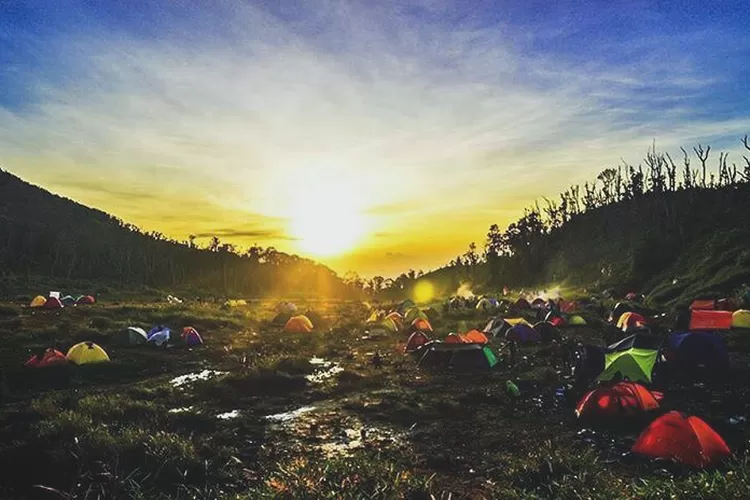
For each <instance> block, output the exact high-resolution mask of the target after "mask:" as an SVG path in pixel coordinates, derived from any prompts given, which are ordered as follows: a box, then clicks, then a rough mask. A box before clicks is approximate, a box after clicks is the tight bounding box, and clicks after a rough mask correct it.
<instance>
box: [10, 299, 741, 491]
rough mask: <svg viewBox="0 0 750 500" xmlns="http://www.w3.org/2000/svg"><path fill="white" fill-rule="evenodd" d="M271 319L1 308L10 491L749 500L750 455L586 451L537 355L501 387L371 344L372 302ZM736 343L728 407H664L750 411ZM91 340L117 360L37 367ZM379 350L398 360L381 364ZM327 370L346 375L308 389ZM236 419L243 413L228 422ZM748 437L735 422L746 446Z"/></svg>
mask: <svg viewBox="0 0 750 500" xmlns="http://www.w3.org/2000/svg"><path fill="white" fill-rule="evenodd" d="M564 293H565V295H566V297H571V298H574V297H576V296H584V294H583V293H582V292H577V291H576V290H573V289H565V292H564ZM579 294H580V295H579ZM273 306H274V304H273V303H270V302H253V303H252V304H251V305H249V306H247V307H241V308H235V309H226V308H222V307H221V306H219V305H213V304H205V305H201V304H191V305H188V306H179V307H176V306H168V305H164V304H161V303H150V302H146V301H143V302H141V301H129V302H123V301H118V302H117V303H114V302H112V303H108V302H107V301H102V303H99V304H97V305H94V306H92V307H87V308H84V307H81V308H71V309H65V310H63V311H59V312H50V311H33V310H30V309H27V308H25V307H21V306H19V305H17V304H0V335H2V337H3V339H4V349H3V350H1V351H0V368H2V378H0V394H1V395H2V398H3V405H2V407H1V408H0V442H1V443H3V444H2V445H1V446H0V467H2V470H4V471H5V474H4V475H3V477H2V479H0V496H2V497H11V498H13V497H27V496H31V495H32V493H33V492H34V491H36V490H39V488H36V489H34V488H33V487H34V485H39V486H44V487H45V488H52V489H55V490H57V491H58V492H59V493H58V496H60V495H62V496H63V497H65V498H90V499H93V498H143V499H146V498H148V499H152V498H155V499H161V498H185V499H187V498H199V499H209V498H210V499H215V498H235V499H250V498H410V499H411V498H414V499H417V498H420V499H421V498H435V499H448V498H450V499H456V498H623V497H626V498H665V497H666V498H669V497H674V498H741V497H742V493H743V492H746V491H747V488H748V484H747V483H748V473H749V472H750V469H748V463H747V459H746V458H745V457H744V454H742V453H739V454H738V456H737V458H736V459H735V460H734V461H732V462H730V463H729V464H727V465H726V466H725V467H724V468H722V469H721V471H720V472H715V471H707V472H689V471H688V472H684V471H683V472H680V473H676V474H674V475H673V476H670V477H665V476H664V475H663V474H662V473H660V472H659V468H660V467H659V466H654V465H651V464H650V463H649V462H648V461H640V462H633V460H629V459H623V458H620V457H619V456H614V457H613V455H612V454H611V452H610V451H609V449H608V448H607V446H603V445H600V444H597V445H589V444H586V443H584V442H582V441H581V439H579V437H578V436H577V433H578V431H579V430H580V429H581V424H580V423H579V422H577V421H576V420H575V417H574V416H573V413H572V409H571V408H568V407H555V406H551V405H550V404H549V403H548V402H549V401H550V398H551V396H552V394H553V393H554V389H555V387H557V386H558V385H559V383H560V379H559V375H558V374H557V372H556V370H555V368H554V364H555V363H554V359H553V358H552V357H551V356H552V355H551V354H550V350H549V348H547V347H545V346H535V347H523V348H522V351H521V355H522V356H525V357H526V358H527V359H526V360H525V361H522V362H521V363H520V364H519V365H518V366H517V367H516V368H515V369H510V368H509V367H507V366H506V365H505V364H503V363H501V364H500V365H498V367H497V368H496V369H495V370H494V371H492V372H490V373H479V374H451V373H448V374H445V373H435V372H425V371H421V370H419V369H418V368H417V367H416V366H415V362H414V360H413V359H412V358H411V357H408V356H404V355H403V354H402V353H401V352H400V350H399V346H400V345H403V343H404V342H405V340H406V337H405V336H404V335H402V334H393V335H386V336H382V337H380V338H376V339H367V338H365V339H363V335H364V330H365V326H364V324H363V320H364V319H365V317H366V311H365V309H364V308H362V306H361V305H360V304H355V303H345V302H318V301H316V302H310V303H308V304H304V303H303V304H300V307H301V308H302V309H303V310H304V309H307V308H308V307H310V308H314V309H315V310H316V311H318V312H319V313H320V314H321V315H322V316H323V317H324V318H325V320H326V323H327V324H326V327H325V328H323V329H322V330H320V331H316V332H313V333H311V334H297V335H292V334H285V333H283V332H282V331H281V329H280V328H279V327H274V326H272V325H271V324H270V320H271V318H273V316H274V315H275V312H274V310H273ZM433 306H434V307H435V309H437V310H441V307H440V304H439V303H435V304H433ZM586 315H587V317H589V318H590V319H592V320H594V321H592V323H593V325H594V326H592V327H589V328H580V329H568V331H567V333H568V334H569V335H573V336H575V337H578V338H580V339H582V340H587V341H592V342H599V343H600V342H602V339H601V335H600V334H601V331H602V330H601V327H599V326H596V325H598V323H597V321H596V314H595V312H594V311H593V310H592V311H589V312H587V313H586ZM488 316H489V315H488V314H485V313H480V312H476V311H468V312H464V313H462V314H440V315H439V317H438V318H436V319H435V320H434V321H433V326H434V327H435V328H436V329H437V331H438V334H437V335H445V334H447V333H448V332H449V331H456V330H457V329H458V328H459V324H462V325H464V326H466V327H481V326H482V325H483V324H484V323H485V322H486V320H487V318H488ZM130 324H134V325H140V326H144V327H150V326H151V325H153V324H167V325H169V326H171V327H172V328H173V330H174V331H179V330H180V328H181V327H182V326H187V325H193V326H195V327H196V328H197V329H198V330H199V331H200V332H201V333H202V334H203V336H204V340H205V341H206V345H205V346H203V347H201V348H197V349H187V348H185V347H184V346H181V345H179V343H177V344H176V345H175V346H174V347H172V348H170V349H157V348H153V347H151V346H137V347H120V346H117V345H116V344H114V342H113V339H112V335H113V334H114V333H115V332H117V330H118V329H120V328H122V327H123V326H126V325H130ZM729 336H730V338H729V345H730V348H731V349H732V351H733V356H735V357H736V358H737V360H738V362H737V363H736V365H735V366H736V371H735V373H734V374H733V379H732V380H730V381H729V382H728V385H726V386H721V387H718V388H716V389H715V390H716V394H715V397H714V399H717V398H718V399H717V401H718V402H713V403H711V404H707V403H705V402H703V401H702V400H700V399H696V397H697V396H695V395H692V393H691V391H690V390H686V389H684V388H683V389H679V388H677V389H679V390H677V389H675V391H673V392H672V393H670V392H669V391H668V392H667V393H668V395H670V394H672V398H673V399H671V400H670V401H669V404H670V405H672V407H677V408H691V409H692V408H697V409H698V411H703V412H704V414H701V415H702V416H705V417H707V418H709V419H710V420H711V422H723V421H725V420H726V418H728V416H731V415H730V413H731V414H739V413H741V412H743V411H747V409H746V407H743V406H742V405H743V404H744V405H746V403H744V402H746V401H748V400H749V398H748V397H747V396H748V391H747V388H746V387H745V385H744V384H740V385H736V384H733V382H734V381H742V380H745V378H743V377H745V375H746V373H747V372H746V371H744V368H743V366H745V365H746V362H747V354H746V353H747V352H750V349H749V348H750V345H749V344H750V342H749V341H748V337H747V336H746V335H745V336H743V335H741V334H739V333H737V334H734V333H733V334H730V335H729ZM84 339H85V340H91V339H94V340H96V341H97V342H98V343H100V344H101V345H102V346H103V347H104V348H105V349H107V350H108V352H109V354H110V356H111V358H112V362H111V363H109V364H106V365H100V366H82V367H75V366H68V367H63V368H60V369H51V370H26V369H23V368H22V367H21V366H20V364H21V363H22V362H23V361H25V360H26V359H27V358H28V356H29V353H30V352H31V351H32V350H33V349H38V348H44V347H47V346H55V347H57V348H59V349H60V350H63V351H65V350H66V349H67V348H68V347H70V345H72V344H73V343H75V342H77V341H80V340H84ZM496 347H499V346H496ZM375 353H378V354H379V356H380V359H381V362H382V363H381V365H378V366H376V365H375V364H373V363H372V359H373V355H374V354H375ZM313 356H318V357H323V358H325V359H326V360H327V361H331V362H334V363H337V364H338V366H340V367H341V369H342V370H343V371H341V372H340V373H337V374H335V375H334V376H332V377H330V378H328V379H326V380H324V381H322V382H320V383H315V382H311V381H309V380H308V379H307V378H306V377H307V376H309V375H311V374H313V373H315V371H316V367H315V366H314V365H312V364H311V363H310V358H311V357H313ZM743 363H744V364H743ZM205 369H210V370H218V371H221V372H224V375H222V376H218V377H215V378H210V379H208V380H205V381H198V382H195V383H193V384H192V385H188V386H183V387H173V386H172V385H171V384H170V383H169V381H170V380H171V379H172V378H174V377H176V376H178V375H183V374H186V373H195V372H200V371H202V370H205ZM507 380H514V381H516V382H517V383H518V385H519V387H521V390H522V396H521V398H518V399H515V398H511V397H510V396H508V395H507V394H506V392H505V382H506V381H507ZM737 383H739V382H737ZM540 401H542V403H540ZM544 401H547V403H544ZM738 401H739V403H738ZM732 402H734V403H732ZM540 405H541V406H540ZM732 405H733V406H732ZM738 405H739V406H738ZM301 407H314V408H315V410H313V411H311V412H310V413H308V414H305V416H303V417H299V419H298V420H297V421H295V422H296V423H293V424H284V425H281V424H278V423H273V422H271V421H269V420H267V419H266V418H265V417H266V416H268V415H275V414H279V413H283V412H289V411H292V410H296V409H298V408H301ZM235 410H238V413H237V414H236V417H235V418H227V419H220V418H217V416H218V415H221V414H229V412H232V411H235ZM699 414H700V413H699ZM360 428H365V429H366V431H365V437H364V438H362V439H363V440H362V441H361V443H360V446H358V447H355V448H352V449H351V450H350V451H348V452H346V453H347V454H345V455H336V454H334V455H330V456H329V455H327V454H326V453H327V452H326V451H325V450H326V449H327V448H326V446H330V445H332V444H336V443H340V442H346V443H351V441H352V439H354V438H353V437H352V435H354V434H357V433H358V432H360V431H358V430H357V429H360ZM347 430H348V431H349V435H348V436H349V437H347V438H346V439H345V441H340V440H342V439H344V438H343V437H342V436H344V435H347V434H346V431H347ZM723 430H725V429H724V428H722V431H723ZM748 430H750V429H748V426H747V424H741V425H739V426H735V427H734V428H733V431H734V434H732V436H731V438H732V439H731V444H732V445H733V446H735V447H736V446H737V445H738V443H741V442H742V439H743V436H744V435H745V432H747V431H748ZM607 432H609V433H610V434H608V435H611V438H612V439H614V440H615V441H617V442H620V441H625V442H627V441H628V440H632V439H634V438H635V435H634V431H633V430H632V429H610V430H608V431H607ZM379 436H380V437H379ZM388 436H397V437H388ZM66 495H67V496H66Z"/></svg>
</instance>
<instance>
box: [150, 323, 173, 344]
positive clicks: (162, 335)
mask: <svg viewBox="0 0 750 500" xmlns="http://www.w3.org/2000/svg"><path fill="white" fill-rule="evenodd" d="M171 333H172V332H171V331H170V329H169V328H167V327H165V326H162V325H159V326H155V327H153V328H152V329H151V330H149V332H148V334H147V335H146V337H147V342H150V343H152V344H154V345H155V346H157V347H161V346H163V345H166V344H167V343H168V342H169V339H170V337H171Z"/></svg>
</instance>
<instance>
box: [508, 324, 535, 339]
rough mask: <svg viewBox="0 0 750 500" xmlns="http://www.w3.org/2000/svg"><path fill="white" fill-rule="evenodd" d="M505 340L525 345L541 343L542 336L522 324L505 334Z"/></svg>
mask: <svg viewBox="0 0 750 500" xmlns="http://www.w3.org/2000/svg"><path fill="white" fill-rule="evenodd" d="M505 339H506V340H512V341H515V342H519V343H521V344H525V343H530V342H541V341H542V336H541V335H539V332H537V331H536V330H534V328H532V327H530V326H529V325H525V324H522V323H521V324H518V325H516V326H514V327H513V328H511V329H510V330H508V332H507V333H506V334H505Z"/></svg>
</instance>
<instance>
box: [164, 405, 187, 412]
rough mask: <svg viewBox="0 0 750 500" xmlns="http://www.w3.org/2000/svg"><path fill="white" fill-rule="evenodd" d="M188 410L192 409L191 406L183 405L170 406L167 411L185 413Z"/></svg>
mask: <svg viewBox="0 0 750 500" xmlns="http://www.w3.org/2000/svg"><path fill="white" fill-rule="evenodd" d="M189 411H193V407H192V406H183V407H180V408H170V409H169V410H168V411H167V413H187V412H189Z"/></svg>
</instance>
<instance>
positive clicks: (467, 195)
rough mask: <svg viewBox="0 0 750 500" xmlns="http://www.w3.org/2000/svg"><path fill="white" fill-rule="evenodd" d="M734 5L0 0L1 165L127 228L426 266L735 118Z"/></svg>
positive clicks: (743, 128) (364, 269) (748, 108)
mask: <svg viewBox="0 0 750 500" xmlns="http://www.w3.org/2000/svg"><path fill="white" fill-rule="evenodd" d="M745 12H746V5H745V3H744V2H739V1H738V2H731V1H716V2H688V1H640V0H630V1H628V2H595V1H586V2H584V1H578V2H573V1H557V2H549V1H536V0H517V1H515V0H514V1H473V0H412V1H406V0H398V1H396V0H382V1H378V2H373V1H366V0H361V1H359V0H352V1H332V0H331V1H328V0H300V1H287V0H276V1H273V0H267V1H263V2H245V1H239V0H235V1H230V0H212V1H208V0H155V1H148V2H147V1H143V0H128V1H125V0H101V1H97V0H88V1H83V0H80V1H74V0H57V1H55V2H50V1H48V0H38V1H37V0H29V1H19V0H0V166H2V167H3V168H4V169H6V170H9V171H11V172H13V173H15V174H17V175H19V176H21V177H22V178H24V179H26V180H28V181H30V182H33V183H35V184H38V185H41V186H43V187H44V188H46V189H48V190H50V191H52V192H55V193H58V194H61V195H63V196H67V197H69V198H72V199H75V200H76V201H79V202H81V203H83V204H86V205H89V206H93V207H96V208H99V209H101V210H104V211H107V212H109V213H112V214H114V215H116V216H117V217H120V218H122V219H124V220H126V221H128V222H131V223H134V224H136V225H138V226H140V227H141V228H143V229H145V230H148V231H151V230H156V231H160V232H162V233H164V234H166V235H167V236H170V237H173V238H176V239H179V240H185V239H187V237H188V235H190V234H193V235H196V236H197V237H198V238H199V240H200V239H203V240H205V239H207V238H209V237H210V236H212V235H216V236H218V237H219V238H220V239H221V241H223V242H230V243H234V244H237V245H240V246H249V245H252V244H256V243H257V244H259V245H261V246H264V247H265V246H274V247H276V248H277V249H279V250H282V251H287V252H291V253H298V254H300V255H304V256H308V257H311V258H315V259H317V260H320V261H321V262H323V263H325V264H327V265H329V266H331V267H332V268H333V269H335V270H336V271H337V272H340V273H343V272H345V271H348V270H352V271H356V272H358V273H360V274H362V275H365V276H372V275H375V274H381V275H385V276H392V275H395V274H398V273H400V272H401V271H404V270H406V269H408V268H414V269H424V270H427V269H432V268H436V267H438V266H440V265H442V264H444V263H445V262H447V261H448V260H449V259H451V258H452V257H454V256H455V255H457V254H459V253H462V252H463V251H465V249H466V247H467V246H468V244H469V243H470V242H471V241H476V242H477V243H478V244H480V246H481V244H482V242H483V240H484V235H485V234H486V232H487V228H488V227H489V225H490V224H493V223H497V224H500V226H501V227H502V226H504V225H507V224H508V223H510V222H512V221H513V220H515V219H516V218H517V217H518V216H520V215H521V214H522V211H523V208H524V207H526V206H529V205H530V204H531V203H533V202H534V200H536V199H539V198H541V197H543V196H547V197H556V195H557V193H559V192H560V191H562V190H564V189H565V188H566V187H567V186H568V185H570V184H573V183H578V182H583V181H586V180H592V179H594V178H595V176H596V174H597V173H598V172H599V171H600V170H602V169H603V168H606V167H609V166H615V165H617V164H618V163H620V161H621V160H622V159H625V160H626V161H629V162H631V163H635V164H637V163H638V162H640V161H641V159H642V157H643V155H644V153H645V151H646V149H647V148H648V147H649V146H650V145H651V143H652V141H654V140H655V141H656V143H657V146H658V147H660V148H664V149H667V150H669V151H672V152H675V151H676V152H677V153H679V149H678V148H679V147H680V146H682V145H684V146H686V147H689V146H692V145H694V144H695V143H696V142H698V141H701V142H703V143H706V142H709V143H710V144H711V145H712V146H713V148H714V150H716V151H718V150H720V149H723V150H725V151H729V152H730V160H729V161H730V163H731V162H732V160H734V161H736V162H738V163H741V149H740V148H741V145H740V143H739V139H740V138H741V137H742V136H743V135H744V134H749V133H750V92H749V91H748V89H750V37H748V36H747V28H746V17H747V16H745V15H744V13H745Z"/></svg>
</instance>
